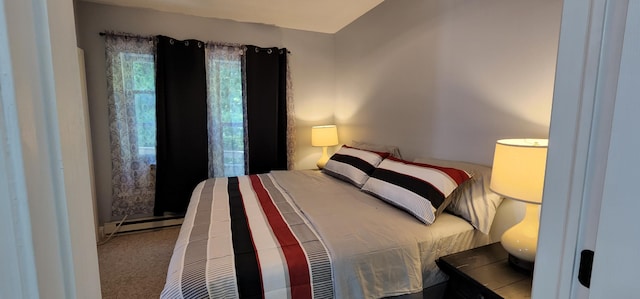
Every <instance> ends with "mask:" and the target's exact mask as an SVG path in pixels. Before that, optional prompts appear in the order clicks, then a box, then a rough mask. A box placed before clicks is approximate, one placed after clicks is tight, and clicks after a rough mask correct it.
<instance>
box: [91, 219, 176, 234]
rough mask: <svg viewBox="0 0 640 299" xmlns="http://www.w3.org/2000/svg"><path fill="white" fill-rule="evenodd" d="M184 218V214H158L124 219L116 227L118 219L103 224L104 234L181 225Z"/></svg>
mask: <svg viewBox="0 0 640 299" xmlns="http://www.w3.org/2000/svg"><path fill="white" fill-rule="evenodd" d="M183 220H184V216H158V217H148V218H137V219H131V220H125V221H124V222H123V223H122V225H120V227H119V228H118V224H119V223H120V221H116V222H107V223H105V224H104V231H103V234H104V235H110V234H112V233H114V232H115V233H116V234H121V233H131V232H138V231H145V230H152V229H159V228H165V227H171V226H177V225H181V224H182V221H183Z"/></svg>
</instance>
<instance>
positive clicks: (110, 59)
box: [105, 35, 245, 217]
mask: <svg viewBox="0 0 640 299" xmlns="http://www.w3.org/2000/svg"><path fill="white" fill-rule="evenodd" d="M105 42H106V43H105V45H106V54H107V81H108V82H107V83H108V85H107V90H108V110H109V131H110V140H111V157H112V191H113V202H112V216H113V217H122V216H125V215H138V214H152V213H153V209H154V201H155V173H154V172H153V169H154V166H153V165H154V164H155V163H156V95H155V84H156V83H155V60H154V46H153V39H152V38H138V37H129V36H126V37H125V36H114V35H107V36H105ZM207 47H208V48H207V50H208V54H207V62H206V64H207V70H206V71H207V80H208V81H207V94H208V95H207V102H208V107H209V109H208V111H207V114H208V130H209V137H210V138H209V147H210V149H209V164H210V165H209V169H210V172H209V174H210V176H217V177H220V176H238V175H243V174H245V137H244V136H245V133H244V132H245V124H244V113H245V111H244V97H243V82H242V69H241V67H242V66H241V57H242V48H241V47H226V46H220V47H219V46H215V45H211V46H207Z"/></svg>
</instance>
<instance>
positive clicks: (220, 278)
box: [161, 146, 502, 298]
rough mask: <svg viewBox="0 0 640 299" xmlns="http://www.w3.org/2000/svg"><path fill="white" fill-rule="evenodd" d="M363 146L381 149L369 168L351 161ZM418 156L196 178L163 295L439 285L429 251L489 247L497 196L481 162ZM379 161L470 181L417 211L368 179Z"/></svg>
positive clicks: (381, 294) (388, 293) (393, 290)
mask: <svg viewBox="0 0 640 299" xmlns="http://www.w3.org/2000/svg"><path fill="white" fill-rule="evenodd" d="M360 151H362V152H360ZM354 152H355V153H356V154H353V153H354ZM341 153H342V154H341ZM345 153H347V155H345ZM361 153H365V155H369V156H370V155H371V153H374V154H376V155H379V156H380V159H379V160H380V161H374V162H373V163H372V164H370V165H373V164H375V165H374V166H373V170H372V169H371V168H370V167H369V168H367V167H364V168H366V169H368V170H366V171H362V170H361V169H360V168H363V167H360V166H362V165H359V168H358V167H354V165H356V164H357V163H360V164H362V161H367V158H363V157H362V156H358V155H359V154H361ZM349 154H351V156H350V155H349ZM354 155H355V156H356V158H357V159H353V158H354V157H353V156H354ZM345 156H349V157H347V158H345ZM340 157H342V158H343V159H342V160H341V159H340ZM344 160H346V161H351V162H344ZM356 160H357V161H358V162H357V163H356V162H353V161H356ZM341 161H342V162H341ZM418 162H421V163H414V162H408V161H404V160H401V159H394V158H392V157H388V153H387V154H385V153H381V152H371V151H366V150H364V149H358V148H349V147H346V146H343V147H342V148H341V149H340V150H339V151H338V152H337V153H336V155H334V156H333V157H332V158H331V159H330V161H329V163H327V166H326V168H325V169H324V170H323V171H318V170H295V171H272V172H271V173H268V174H259V175H248V176H241V177H234V178H215V179H208V180H206V181H203V182H201V183H200V184H199V185H198V186H197V187H196V188H195V190H194V192H193V195H192V198H191V202H190V204H189V207H188V210H187V213H186V215H185V219H184V222H183V225H182V228H181V231H180V234H179V237H178V240H177V242H176V245H175V248H174V252H173V256H172V258H171V262H170V265H169V270H168V274H167V280H166V284H165V288H164V290H163V292H162V295H161V298H237V297H241V298H385V297H394V296H401V297H402V296H404V297H411V296H413V297H416V298H422V297H423V291H424V290H425V289H429V288H430V287H432V286H438V285H442V283H443V282H445V281H446V280H447V276H446V275H445V274H444V273H442V272H441V271H440V270H439V269H438V268H437V266H436V264H435V260H436V259H437V258H438V257H439V256H442V255H446V254H450V253H455V252H458V251H462V250H466V249H469V248H473V247H477V246H481V245H485V244H488V243H490V242H491V237H490V235H489V234H488V233H489V229H490V227H491V223H492V221H493V218H494V216H495V213H496V210H497V207H498V205H500V202H501V201H502V199H501V198H500V197H499V196H497V195H495V194H493V193H491V192H490V191H489V190H488V176H487V175H490V169H489V168H488V167H485V166H480V165H475V164H469V163H461V162H450V161H439V160H420V161H418ZM424 162H427V163H424ZM385 163H386V164H385ZM393 163H396V164H397V165H395V164H393ZM345 164H346V166H345ZM388 164H389V165H392V166H393V167H396V168H397V169H396V168H394V169H396V170H397V171H399V172H401V170H398V169H401V168H402V167H404V166H403V165H407V169H409V168H411V167H413V168H415V166H416V165H417V166H421V165H430V166H433V165H436V166H437V167H438V168H437V169H436V171H437V172H443V169H445V170H446V169H449V168H453V167H458V168H457V170H460V169H464V170H463V172H464V173H467V174H468V175H469V179H468V180H464V181H461V182H460V183H459V184H456V183H453V186H450V187H451V188H450V189H451V192H445V193H443V194H442V198H441V200H442V202H441V203H440V204H437V205H430V206H429V207H427V208H426V209H425V210H424V213H425V215H426V216H424V217H422V218H420V216H421V215H420V213H416V212H415V211H411V208H406V207H403V206H402V204H401V203H400V204H399V203H397V202H392V200H395V198H397V197H402V196H404V195H403V194H401V193H398V192H400V191H398V190H399V189H402V188H400V187H398V186H393V188H389V187H388V186H386V187H385V186H383V188H378V189H383V191H380V190H376V188H374V187H375V186H374V187H372V186H369V185H368V184H371V182H373V181H374V178H375V177H376V173H377V172H375V171H379V170H380V169H383V168H384V167H383V166H384V165H388ZM332 165H333V166H332ZM336 165H337V166H336ZM370 165H369V166H370ZM398 165H399V166H398ZM438 165H439V166H438ZM389 167H390V168H393V167H391V166H389ZM356 168H357V169H356ZM336 169H337V170H336ZM411 171H414V170H411ZM432 172H433V171H432ZM362 173H364V175H362ZM464 173H463V174H462V175H464ZM411 174H412V175H416V174H415V173H411ZM379 177H382V176H379ZM446 183H447V184H449V183H451V182H448V181H447V182H446ZM400 185H402V184H400ZM433 185H438V184H433ZM394 188H395V189H394ZM445 189H446V188H445ZM384 190H386V191H387V192H391V196H390V195H389V194H383V193H384ZM389 190H392V191H389ZM363 191H364V192H363ZM401 191H406V190H404V189H402V190H401ZM381 192H382V193H381ZM430 196H432V197H433V194H431V193H430ZM388 197H393V199H392V200H391V201H390V200H388V199H389V198H388ZM432 201H438V200H432ZM431 213H433V220H432V221H429V218H430V215H431ZM419 218H420V219H419ZM487 218H488V219H487ZM425 219H427V220H425ZM425 221H426V222H425ZM428 222H431V223H428Z"/></svg>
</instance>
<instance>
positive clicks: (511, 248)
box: [490, 139, 549, 271]
mask: <svg viewBox="0 0 640 299" xmlns="http://www.w3.org/2000/svg"><path fill="white" fill-rule="evenodd" d="M548 143H549V140H548V139H502V140H498V141H497V142H496V148H495V153H494V156H493V168H492V171H491V184H490V188H491V190H492V191H493V192H495V193H497V194H499V195H502V196H504V197H507V198H511V199H514V200H517V201H521V202H524V203H525V205H526V210H525V215H524V218H523V219H522V221H521V222H519V223H518V224H516V225H514V226H513V227H511V228H509V229H508V230H507V231H505V232H504V234H503V235H502V237H501V239H500V243H501V244H502V246H503V247H504V249H505V250H506V251H507V252H508V253H509V263H510V264H511V265H513V266H515V267H517V268H520V269H524V270H527V271H532V270H533V265H534V261H535V256H536V247H537V243H538V228H539V227H540V205H541V204H542V189H543V186H544V171H545V165H546V159H547V146H548Z"/></svg>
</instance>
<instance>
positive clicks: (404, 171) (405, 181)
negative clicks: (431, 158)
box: [362, 157, 471, 224]
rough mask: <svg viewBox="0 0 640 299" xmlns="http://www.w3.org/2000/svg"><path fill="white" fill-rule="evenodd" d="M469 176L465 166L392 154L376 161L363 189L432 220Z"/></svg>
mask: <svg viewBox="0 0 640 299" xmlns="http://www.w3.org/2000/svg"><path fill="white" fill-rule="evenodd" d="M470 177H471V175H470V174H468V173H467V172H465V171H464V170H460V169H455V168H447V167H438V166H433V165H429V164H422V163H413V162H408V161H404V160H401V159H397V158H393V157H391V158H387V159H385V160H384V161H382V163H380V165H378V168H376V170H375V171H374V172H373V173H372V174H371V177H370V178H369V180H367V182H366V183H365V184H364V186H363V187H362V190H363V191H365V192H368V193H371V194H373V195H375V196H377V197H379V198H381V199H382V200H384V201H387V202H389V203H390V204H392V205H395V206H397V207H399V208H400V209H403V210H405V211H407V212H408V213H409V214H411V215H413V216H414V217H416V218H418V220H420V221H422V222H423V223H426V224H431V223H433V222H434V221H435V220H436V217H437V216H438V215H440V213H442V211H443V210H444V209H445V208H446V207H447V205H448V203H449V201H448V200H447V199H448V196H449V194H451V192H453V191H454V190H455V189H456V188H457V187H458V186H459V185H461V184H462V183H464V182H465V181H467V180H469V178H470Z"/></svg>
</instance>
